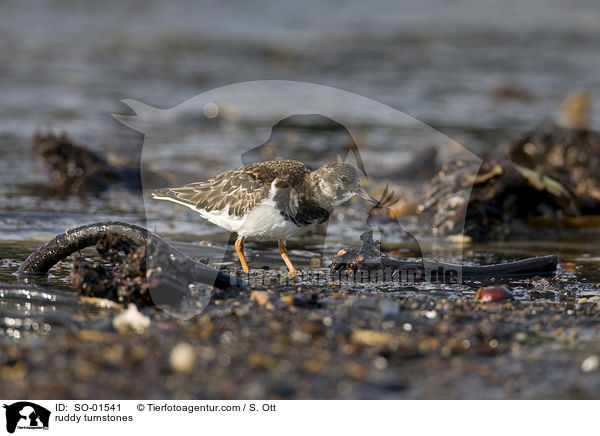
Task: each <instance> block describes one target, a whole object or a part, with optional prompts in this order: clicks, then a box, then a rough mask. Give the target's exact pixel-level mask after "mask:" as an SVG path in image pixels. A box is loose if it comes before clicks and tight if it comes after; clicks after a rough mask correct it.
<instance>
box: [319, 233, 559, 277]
mask: <svg viewBox="0 0 600 436" xmlns="http://www.w3.org/2000/svg"><path fill="white" fill-rule="evenodd" d="M361 240H362V246H361V247H360V248H358V247H353V248H348V249H345V250H341V251H340V252H339V253H338V255H337V257H336V258H335V259H334V261H333V263H332V265H331V270H332V272H333V273H334V274H335V273H339V272H341V271H348V270H350V271H352V272H353V273H356V272H372V271H382V272H384V273H386V272H387V273H390V279H398V278H400V279H402V278H403V277H406V278H407V279H408V280H418V281H421V280H427V281H434V282H437V281H440V282H456V281H458V280H480V281H486V280H491V279H508V278H514V279H517V278H527V277H535V276H540V277H544V276H551V275H554V274H555V272H556V267H557V265H558V257H557V256H542V257H535V258H530V259H524V260H517V261H514V262H507V263H502V264H495V265H485V266H467V265H455V264H450V263H443V262H435V261H430V260H426V261H423V262H415V261H407V260H401V259H391V258H389V257H387V256H386V255H385V254H383V253H382V252H381V251H379V241H374V240H373V232H371V231H368V232H365V233H363V234H362V235H361Z"/></svg>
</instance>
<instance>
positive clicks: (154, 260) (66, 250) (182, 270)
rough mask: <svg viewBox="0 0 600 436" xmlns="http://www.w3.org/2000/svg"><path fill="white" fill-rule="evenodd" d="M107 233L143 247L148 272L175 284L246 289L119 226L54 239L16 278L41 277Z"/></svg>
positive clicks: (96, 226) (150, 236) (141, 232)
mask: <svg viewBox="0 0 600 436" xmlns="http://www.w3.org/2000/svg"><path fill="white" fill-rule="evenodd" d="M111 233H112V234H116V235H119V236H120V237H122V238H123V239H125V240H127V241H128V242H130V243H131V244H132V245H135V246H141V245H144V244H147V245H148V248H149V250H148V252H147V256H148V259H147V262H148V270H152V269H153V268H160V269H161V272H162V273H163V274H164V275H166V276H171V277H172V278H173V279H175V281H180V280H181V279H182V278H185V280H186V281H188V282H190V283H192V282H200V283H205V284H210V285H214V286H216V287H217V288H220V289H226V288H228V287H231V286H238V287H245V286H247V284H246V282H244V281H242V280H239V279H237V278H235V277H232V276H230V275H229V274H227V273H225V272H223V271H219V270H217V269H215V268H212V267H210V266H208V265H205V264H203V263H200V262H198V261H196V260H194V259H192V258H190V257H188V256H186V255H185V254H184V253H182V252H181V251H180V250H178V249H176V248H175V247H173V246H171V245H170V244H168V243H167V242H165V241H164V240H163V239H161V238H160V237H159V236H157V235H156V234H154V233H152V232H150V231H148V230H146V229H144V228H142V227H138V226H136V225H133V224H128V223H122V222H102V223H93V224H87V225H84V226H80V227H76V228H74V229H71V230H68V231H66V232H65V233H61V234H59V235H57V236H56V237H55V238H54V239H52V240H51V241H49V242H47V243H46V244H44V245H42V246H41V247H39V248H38V249H37V250H35V251H34V252H33V253H31V255H30V256H29V257H28V258H27V259H25V260H24V261H23V263H22V264H21V266H20V267H19V269H18V270H17V276H18V277H21V278H22V277H23V276H26V275H31V274H45V273H47V272H48V270H49V269H50V268H52V267H53V266H54V265H55V264H56V263H58V262H59V261H61V260H63V259H65V258H66V257H68V256H69V255H71V254H73V253H74V252H76V251H78V250H81V249H83V248H86V247H89V246H93V245H95V244H96V243H97V242H98V241H100V240H102V239H104V238H106V237H107V236H108V235H109V234H111Z"/></svg>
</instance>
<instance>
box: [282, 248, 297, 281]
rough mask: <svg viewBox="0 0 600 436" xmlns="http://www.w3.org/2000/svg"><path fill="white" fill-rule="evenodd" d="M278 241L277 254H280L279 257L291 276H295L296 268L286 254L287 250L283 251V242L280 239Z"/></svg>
mask: <svg viewBox="0 0 600 436" xmlns="http://www.w3.org/2000/svg"><path fill="white" fill-rule="evenodd" d="M278 243H279V254H281V258H282V259H283V261H284V262H285V265H286V266H287V267H288V269H289V270H290V274H291V275H293V276H297V275H298V271H296V268H294V265H293V264H292V261H291V260H290V258H289V256H288V254H287V251H285V242H284V241H283V240H281V239H280V240H279V242H278Z"/></svg>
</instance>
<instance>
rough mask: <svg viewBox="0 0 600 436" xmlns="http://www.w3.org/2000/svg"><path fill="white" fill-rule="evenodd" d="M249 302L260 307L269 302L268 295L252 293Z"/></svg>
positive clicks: (258, 292) (259, 292) (265, 293)
mask: <svg viewBox="0 0 600 436" xmlns="http://www.w3.org/2000/svg"><path fill="white" fill-rule="evenodd" d="M250 301H253V302H254V303H256V304H258V305H259V306H261V307H262V306H264V305H265V304H267V301H269V294H268V293H267V292H266V291H252V293H251V294H250Z"/></svg>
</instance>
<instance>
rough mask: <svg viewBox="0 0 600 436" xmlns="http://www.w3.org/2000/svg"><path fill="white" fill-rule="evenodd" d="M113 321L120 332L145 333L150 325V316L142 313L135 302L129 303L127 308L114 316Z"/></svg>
mask: <svg viewBox="0 0 600 436" xmlns="http://www.w3.org/2000/svg"><path fill="white" fill-rule="evenodd" d="M112 323H113V327H114V328H115V329H116V330H117V331H119V333H129V332H134V333H143V332H145V331H146V330H148V328H149V327H150V318H148V317H147V316H146V315H142V314H141V313H140V311H139V310H138V308H137V306H136V305H135V304H133V303H129V305H128V306H127V309H125V310H124V311H123V312H121V313H119V314H118V315H116V316H115V317H114V318H113V322H112Z"/></svg>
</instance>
